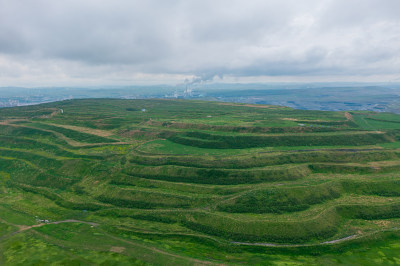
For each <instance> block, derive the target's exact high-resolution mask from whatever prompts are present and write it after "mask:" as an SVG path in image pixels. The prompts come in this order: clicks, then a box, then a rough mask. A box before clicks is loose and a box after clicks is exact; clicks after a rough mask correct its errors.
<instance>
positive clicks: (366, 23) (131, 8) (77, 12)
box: [0, 0, 400, 86]
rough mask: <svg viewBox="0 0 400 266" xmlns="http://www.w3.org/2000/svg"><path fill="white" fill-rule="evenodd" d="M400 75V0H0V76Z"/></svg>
mask: <svg viewBox="0 0 400 266" xmlns="http://www.w3.org/2000/svg"><path fill="white" fill-rule="evenodd" d="M185 79H187V80H192V81H197V80H207V81H209V82H211V81H213V82H266V81H304V82H311V81H384V82H386V81H400V1H399V0H301V1H300V0H293V1H291V0H275V1H272V0H259V1H256V0H243V1H235V0H226V1H224V0H210V1H208V0H197V1H194V0H182V1H180V0H164V1H163V0H159V1H152V0H139V1H136V0H126V1H125V0H109V1H104V0H62V1H54V0H0V86H78V85H79V86H85V85H88V86H90V85H129V84H132V85H133V84H143V83H146V84H158V83H159V84H161V83H169V84H177V83H182V82H184V80H185Z"/></svg>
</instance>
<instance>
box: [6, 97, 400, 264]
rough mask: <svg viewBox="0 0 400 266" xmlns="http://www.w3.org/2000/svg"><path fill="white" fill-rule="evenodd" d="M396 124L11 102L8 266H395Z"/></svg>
mask: <svg viewBox="0 0 400 266" xmlns="http://www.w3.org/2000/svg"><path fill="white" fill-rule="evenodd" d="M399 254H400V115H395V114H391V113H374V112H364V111H357V112H356V111H349V112H326V111H304V110H294V109H291V108H287V107H281V106H266V105H245V104H227V103H218V102H204V101H185V100H161V99H160V100H156V99H153V100H116V99H113V100H111V99H96V100H92V99H87V100H69V101H63V102H55V103H48V104H40V105H35V106H26V107H16V108H4V109H0V264H1V265H47V264H51V263H55V264H57V265H98V264H102V265H145V264H155V265H165V264H167V265H193V264H243V263H247V264H266V265H275V264H276V265H292V264H294V265H297V264H308V265H313V264H320V265H335V264H363V265H378V264H382V265H389V264H400V255H399Z"/></svg>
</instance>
